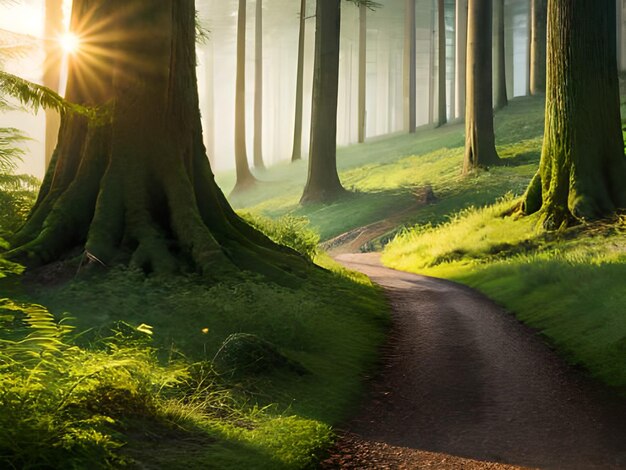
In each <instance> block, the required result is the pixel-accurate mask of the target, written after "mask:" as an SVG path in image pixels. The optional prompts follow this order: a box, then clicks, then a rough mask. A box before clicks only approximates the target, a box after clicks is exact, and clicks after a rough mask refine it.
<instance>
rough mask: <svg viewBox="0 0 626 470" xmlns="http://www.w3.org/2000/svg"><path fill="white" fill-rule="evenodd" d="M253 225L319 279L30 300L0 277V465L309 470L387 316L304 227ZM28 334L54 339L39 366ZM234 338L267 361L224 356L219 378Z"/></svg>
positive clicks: (95, 285)
mask: <svg viewBox="0 0 626 470" xmlns="http://www.w3.org/2000/svg"><path fill="white" fill-rule="evenodd" d="M250 217H252V216H250ZM252 218H253V219H254V223H255V225H257V226H259V227H263V228H264V229H265V230H266V231H267V232H268V234H269V235H270V237H272V238H275V239H283V241H286V242H287V243H288V244H290V245H292V246H293V247H295V248H301V249H302V250H303V252H304V253H305V254H307V255H309V256H316V260H317V262H318V263H319V264H321V265H324V266H325V267H326V268H327V269H328V270H321V269H319V268H313V267H312V268H311V270H310V272H309V275H308V278H307V280H306V282H305V283H303V284H302V286H301V287H299V288H297V289H295V288H288V287H281V286H278V285H276V284H273V283H269V282H267V281H264V280H263V279H262V278H260V277H258V276H256V275H253V274H241V275H240V276H239V277H238V278H237V279H224V280H223V281H222V282H221V283H219V284H214V285H207V284H206V282H205V281H204V280H203V279H202V278H201V277H193V276H179V277H148V278H146V277H145V275H144V274H143V273H141V272H138V271H135V270H132V269H124V268H115V269H111V270H109V271H107V272H100V273H88V274H83V275H82V276H79V277H78V278H75V279H74V280H72V281H71V282H68V283H65V284H61V285H49V286H45V285H43V286H42V285H40V284H33V283H32V282H30V283H27V284H24V283H23V282H21V279H22V278H21V277H20V272H19V269H17V268H14V267H13V266H11V265H6V266H5V267H4V268H3V270H4V274H3V275H5V276H6V277H5V278H4V279H2V284H0V289H1V290H2V292H3V296H6V295H10V297H11V300H10V301H9V300H7V301H6V302H7V303H6V305H0V322H4V323H3V324H2V325H1V326H3V328H0V332H3V333H7V334H10V335H12V336H16V338H13V337H10V338H4V337H3V336H2V335H0V384H2V385H1V386H0V417H1V418H0V427H1V428H2V429H3V430H4V432H5V433H4V434H2V433H1V432H0V466H1V467H3V468H5V467H6V468H12V467H15V468H33V467H36V466H37V465H42V464H45V465H48V466H50V467H52V468H84V467H85V465H87V462H88V463H89V466H92V467H96V468H105V467H115V468H118V467H124V466H131V467H133V466H135V467H136V466H140V467H142V468H220V469H222V468H224V469H227V468H233V469H235V468H236V469H238V468H267V469H274V468H277V469H278V468H305V467H309V466H312V465H314V464H315V462H316V461H317V459H318V458H319V457H321V455H322V453H323V452H324V450H325V449H326V448H327V447H328V446H329V445H330V443H331V442H332V439H333V434H332V425H334V424H336V423H338V422H340V421H342V420H343V419H345V418H346V417H347V416H349V414H350V413H351V412H352V410H353V409H354V407H355V406H357V404H358V402H359V397H360V395H361V392H362V376H363V375H364V374H366V373H368V371H369V370H370V369H371V368H372V367H373V366H374V364H375V363H376V361H377V348H378V346H379V345H380V344H381V342H382V341H383V339H384V334H385V330H386V325H387V323H388V314H387V307H386V305H385V303H384V300H383V298H382V296H381V295H380V293H379V291H378V289H376V288H374V287H373V286H372V285H371V283H370V282H369V281H368V280H367V279H366V278H365V277H363V276H361V275H358V274H355V273H350V272H348V271H346V270H344V269H343V268H341V267H339V266H338V265H336V264H335V263H334V262H333V261H332V260H330V259H329V258H327V257H326V256H324V255H316V254H315V253H314V252H315V250H316V246H315V245H316V241H317V235H315V234H314V233H312V232H310V231H307V230H306V229H304V222H303V221H302V220H300V219H294V218H286V219H283V220H282V222H278V223H276V222H272V221H270V220H267V219H263V218H259V217H256V216H255V217H252ZM9 268H10V269H11V271H9ZM0 277H2V276H0ZM38 304H39V305H45V306H46V307H45V308H43V307H38V306H37V305H38ZM15 305H17V306H19V308H18V307H11V306H15ZM20 309H21V310H20ZM48 309H49V311H50V312H52V313H53V314H54V317H52V316H50V314H48ZM15 312H18V313H19V315H18V316H19V318H17V317H16V313H15ZM33 312H34V313H35V314H37V315H39V316H40V317H42V318H44V319H45V322H44V323H42V322H40V321H34V322H32V321H30V320H29V318H30V317H29V315H31V314H33ZM66 314H69V315H70V316H71V317H72V318H71V320H69V322H70V324H71V325H72V326H73V327H75V331H80V332H83V333H81V334H80V335H79V336H78V337H77V338H75V339H73V338H72V337H70V336H68V335H66V334H60V333H59V331H60V329H61V330H62V328H61V327H59V326H58V323H57V320H58V319H59V318H61V317H63V316H64V315H66ZM55 319H56V320H55ZM41 332H44V333H46V334H48V332H52V333H53V337H51V339H50V345H51V349H50V351H45V350H42V348H41V346H40V345H39V343H38V342H37V341H35V342H33V338H37V337H38V336H40V333H41ZM239 333H246V334H247V335H248V336H247V337H250V338H258V342H259V343H260V344H264V345H268V346H267V347H268V348H269V351H270V352H271V354H269V357H270V360H272V361H275V362H272V363H270V364H269V367H268V368H265V369H261V368H259V367H256V365H255V364H253V366H255V367H252V368H244V367H243V363H242V362H241V358H238V357H237V352H236V351H235V356H234V362H231V363H227V366H228V367H227V368H224V367H223V366H222V362H220V361H218V360H217V359H218V358H221V357H222V356H223V354H222V352H223V351H224V350H225V349H224V348H225V343H226V340H227V339H230V338H232V337H233V336H231V335H234V334H239ZM20 335H21V336H20ZM5 339H7V341H8V340H10V341H9V342H6V341H4V340H5ZM44 339H45V338H44ZM18 340H19V342H18V343H15V341H18ZM11 341H13V343H11ZM14 343H15V344H19V345H23V346H24V347H23V348H22V349H20V351H18V352H19V354H25V356H24V357H22V356H19V357H18V356H17V355H16V354H17V353H16V354H13V353H11V347H13V346H15V344H14ZM46 344H48V343H46ZM12 345H13V346H12ZM265 352H267V351H263V353H265ZM252 353H255V351H252ZM220 354H222V355H221V356H220ZM27 356H28V357H32V358H33V359H34V361H30V362H29V361H27V360H26V358H27ZM242 357H243V356H242ZM244 359H245V358H244ZM281 361H283V362H281ZM284 364H293V366H289V367H286V366H284ZM233 367H234V368H239V369H240V370H237V371H233V370H232V368H233ZM234 372H237V373H236V374H235V373H234ZM33 377H36V380H33ZM2 387H4V388H2ZM66 396H67V397H70V399H67V400H66V399H64V398H63V397H66Z"/></svg>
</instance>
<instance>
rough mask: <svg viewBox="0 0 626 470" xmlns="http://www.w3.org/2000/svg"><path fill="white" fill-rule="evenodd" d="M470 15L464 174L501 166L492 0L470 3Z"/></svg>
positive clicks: (468, 25) (472, 0) (477, 0)
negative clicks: (494, 91)
mask: <svg viewBox="0 0 626 470" xmlns="http://www.w3.org/2000/svg"><path fill="white" fill-rule="evenodd" d="M467 13H468V15H467V17H468V18H467V92H466V95H467V97H466V99H467V106H466V111H465V158H464V161H463V173H468V172H470V171H472V170H473V169H475V168H478V167H486V166H490V165H495V164H498V163H499V162H500V157H498V153H497V152H496V145H495V136H494V131H493V104H492V103H493V99H492V75H493V73H492V63H491V62H492V60H491V59H492V57H491V56H492V48H491V38H492V24H493V17H492V4H491V0H469V2H468V11H467Z"/></svg>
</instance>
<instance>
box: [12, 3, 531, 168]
mask: <svg viewBox="0 0 626 470" xmlns="http://www.w3.org/2000/svg"><path fill="white" fill-rule="evenodd" d="M65 3H66V5H65V9H66V10H69V3H70V2H68V1H67V0H66V2H65ZM378 3H379V4H380V7H379V8H377V9H376V10H374V11H371V10H368V11H367V13H366V21H367V23H366V24H367V29H366V118H365V135H366V138H373V137H376V136H381V135H387V134H392V133H395V132H400V131H402V130H403V126H404V122H403V54H404V42H405V39H404V23H405V18H404V13H405V10H404V9H405V1H404V0H379V2H378ZM455 3H456V2H455V1H454V0H446V45H447V46H446V70H447V72H446V95H447V99H446V103H447V114H448V116H447V118H448V120H453V119H455V118H457V117H459V116H457V115H456V106H455V101H456V98H455V94H456V88H457V86H456V71H455V62H456V42H455V36H456V28H455V13H456V12H455ZM44 4H45V2H44V1H42V0H25V1H20V2H17V3H15V4H5V5H0V28H1V29H2V30H4V31H5V32H4V33H3V34H5V35H6V34H8V33H6V32H7V31H12V32H15V33H20V34H26V35H30V36H34V37H35V38H38V40H39V43H40V46H39V50H38V51H37V52H36V53H33V52H30V53H28V54H24V55H23V56H22V57H17V58H12V59H9V60H8V61H7V62H6V63H5V68H6V70H7V71H9V72H12V73H15V74H17V75H20V76H22V77H24V78H27V79H29V80H32V81H35V82H38V83H41V82H42V75H43V63H44V59H45V54H44V50H43V42H44V38H43V35H44V34H43V31H44V27H43V24H44V21H45V8H44ZM237 4H238V2H237V0H197V2H196V8H197V10H198V18H199V24H200V26H201V27H202V29H203V30H205V32H206V38H205V39H204V40H203V41H199V43H198V46H197V55H198V69H197V76H198V88H199V95H200V101H201V112H202V120H203V127H204V140H205V144H206V147H207V151H208V153H209V155H210V156H211V161H212V164H213V168H214V170H215V171H218V172H219V171H225V170H230V169H232V168H233V167H234V161H235V158H234V122H235V116H234V109H235V72H236V61H237V55H236V41H237ZM255 10H256V0H250V1H248V3H247V22H246V24H247V27H246V144H247V147H248V158H249V160H250V163H251V164H252V158H253V151H252V150H253V130H254V93H255V86H254V85H255V83H254V76H255V44H254V40H255ZM299 10H300V1H298V0H263V28H262V34H263V52H262V60H263V112H262V121H263V134H262V136H263V157H264V160H265V165H268V166H269V165H273V164H276V163H279V162H281V161H287V160H289V159H290V158H291V153H292V146H293V128H294V115H295V95H296V64H297V54H298V33H299V15H300V11H299ZM505 11H506V21H507V31H508V34H507V37H506V49H507V60H508V63H507V71H508V72H509V73H508V74H507V75H508V82H507V92H508V96H509V97H514V96H521V95H525V94H526V91H527V84H528V77H527V72H526V71H527V69H528V65H527V63H528V13H529V8H528V2H527V1H526V0H510V1H507V2H506V10H505ZM305 24H306V35H305V53H304V99H303V135H302V155H303V156H304V157H305V158H306V156H307V154H308V145H309V135H308V134H309V132H308V130H309V127H310V112H311V93H312V75H313V60H314V41H315V0H308V1H307V11H306V21H305ZM416 27H417V32H416V78H417V92H416V96H417V108H416V124H417V125H418V126H421V125H428V124H429V123H432V122H434V119H436V113H437V109H438V108H437V105H438V103H437V94H438V90H437V87H438V80H437V76H438V57H437V53H438V47H437V37H438V30H437V21H436V0H418V1H417V5H416ZM358 71H359V8H358V7H356V6H355V5H354V4H352V3H350V2H343V4H342V18H341V51H340V71H339V73H340V75H339V103H338V107H337V109H338V127H337V143H338V145H348V144H351V143H355V142H357V140H358ZM0 125H3V126H12V127H17V128H20V129H23V130H24V131H25V132H26V133H27V134H28V135H29V136H30V137H31V138H32V141H31V142H29V143H28V144H27V147H28V149H27V150H28V153H27V157H26V158H25V161H24V163H23V164H22V165H21V166H20V170H21V171H22V172H26V173H31V174H34V175H36V176H38V177H42V176H43V172H44V143H43V141H44V135H45V118H44V113H43V112H40V113H38V114H36V115H34V114H33V113H32V112H30V113H28V112H11V113H8V114H4V115H0Z"/></svg>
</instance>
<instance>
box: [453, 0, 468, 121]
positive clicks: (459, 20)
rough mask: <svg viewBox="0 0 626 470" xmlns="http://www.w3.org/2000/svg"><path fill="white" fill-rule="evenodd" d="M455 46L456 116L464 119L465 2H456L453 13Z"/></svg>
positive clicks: (462, 0)
mask: <svg viewBox="0 0 626 470" xmlns="http://www.w3.org/2000/svg"><path fill="white" fill-rule="evenodd" d="M455 13H456V14H455V24H456V27H455V34H456V38H455V44H456V54H455V59H456V65H455V67H454V71H455V74H456V79H455V85H456V93H455V95H456V115H457V116H458V117H465V86H466V84H465V75H466V67H465V62H466V57H467V0H457V1H456V12H455Z"/></svg>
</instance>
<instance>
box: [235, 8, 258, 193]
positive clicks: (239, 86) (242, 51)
mask: <svg viewBox="0 0 626 470" xmlns="http://www.w3.org/2000/svg"><path fill="white" fill-rule="evenodd" d="M235 171H236V174H237V180H236V182H235V187H234V188H233V193H238V192H241V191H246V190H248V189H250V187H251V186H254V184H255V182H256V179H255V178H254V176H253V175H252V172H251V171H250V165H249V163H248V151H247V149H246V0H239V9H238V12H237V77H236V79H235Z"/></svg>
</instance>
